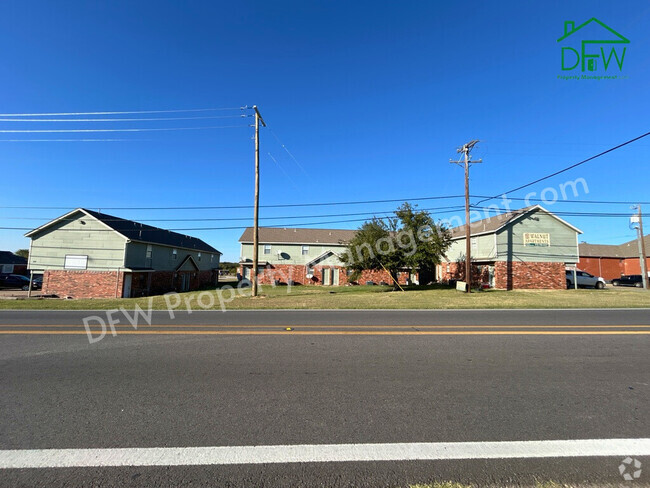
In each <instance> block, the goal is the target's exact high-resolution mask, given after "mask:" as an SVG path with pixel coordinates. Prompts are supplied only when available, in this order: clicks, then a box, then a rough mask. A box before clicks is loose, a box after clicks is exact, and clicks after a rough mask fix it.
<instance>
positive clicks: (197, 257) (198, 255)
mask: <svg viewBox="0 0 650 488" xmlns="http://www.w3.org/2000/svg"><path fill="white" fill-rule="evenodd" d="M196 259H197V260H198V261H201V253H198V254H197V255H196Z"/></svg>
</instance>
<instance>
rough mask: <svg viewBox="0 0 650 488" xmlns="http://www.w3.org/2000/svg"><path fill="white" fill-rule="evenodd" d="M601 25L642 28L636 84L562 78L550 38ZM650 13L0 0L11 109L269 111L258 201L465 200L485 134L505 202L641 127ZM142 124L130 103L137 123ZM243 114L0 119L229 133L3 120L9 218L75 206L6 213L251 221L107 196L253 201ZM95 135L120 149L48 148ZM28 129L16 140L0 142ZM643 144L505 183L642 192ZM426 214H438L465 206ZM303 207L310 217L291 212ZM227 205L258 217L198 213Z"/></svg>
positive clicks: (3, 215)
mask: <svg viewBox="0 0 650 488" xmlns="http://www.w3.org/2000/svg"><path fill="white" fill-rule="evenodd" d="M591 17H597V18H598V19H600V20H601V21H603V22H605V23H606V24H608V25H609V26H611V27H612V28H614V29H615V30H617V31H618V32H620V33H621V34H623V35H624V36H626V37H627V38H628V39H630V41H631V42H630V44H629V45H628V47H627V52H626V57H625V62H624V68H623V72H622V73H623V74H625V75H626V76H627V78H626V79H622V80H601V81H595V80H579V81H576V80H569V81H566V80H560V79H558V78H557V75H558V74H561V73H562V72H561V69H560V47H559V45H558V43H557V42H556V39H558V38H559V37H560V36H562V34H563V29H564V22H565V21H566V20H573V21H575V22H576V25H578V24H580V23H582V22H584V21H585V20H587V19H589V18H591ZM649 20H650V5H649V4H647V3H646V2H642V1H617V2H613V1H611V2H595V1H576V2H571V1H562V2H553V1H549V2H543V3H540V2H520V1H504V2H479V1H476V2H424V1H418V2H399V3H394V2H390V3H389V2H363V1H359V2H356V1H355V2H349V1H327V2H325V1H322V2H320V1H319V2H316V1H313V2H312V1H309V2H304V1H302V2H299V1H276V2H262V1H249V2H207V1H206V2H198V1H196V2H180V1H178V2H153V1H151V2H147V1H141V2H138V1H93V2H82V1H64V2H49V1H5V2H2V3H1V4H0V39H1V40H2V45H3V62H2V63H1V64H0V107H1V110H0V111H2V112H3V113H49V112H55V113H58V112H95V111H149V110H168V109H170V110H171V109H202V108H222V107H225V108H228V107H240V106H242V105H252V104H257V105H258V106H259V107H260V110H261V112H262V115H263V116H264V118H265V120H266V121H267V122H268V125H269V128H270V129H272V130H273V133H271V132H269V130H265V129H263V130H262V134H261V137H262V150H261V167H262V186H261V204H262V205H273V204H284V203H309V202H339V201H350V200H357V201H359V200H376V199H404V200H409V199H412V198H416V197H431V196H447V195H461V194H462V192H463V180H462V170H461V168H459V167H457V166H455V165H451V164H449V162H448V161H449V159H450V158H454V157H456V156H457V155H456V152H455V148H456V147H457V146H459V145H461V144H462V143H464V142H467V141H469V140H471V139H480V140H481V141H484V142H482V143H481V144H479V145H478V146H477V149H476V151H475V156H476V157H482V158H483V160H484V162H483V164H481V165H476V166H474V167H473V168H472V178H471V193H472V194H474V195H493V194H497V193H501V192H503V191H505V190H508V189H510V188H514V187H517V186H519V185H520V184H524V183H527V182H528V181H531V180H533V179H536V178H538V177H540V176H544V175H545V174H548V173H551V172H553V171H556V170H558V169H561V168H563V167H565V166H567V165H569V164H573V163H575V162H577V161H579V160H581V159H583V158H586V157H588V156H591V155H593V154H596V153H598V152H600V151H601V150H604V149H607V148H608V147H610V146H613V145H616V144H618V143H620V142H623V141H625V140H627V139H630V138H632V137H635V136H637V135H640V134H642V133H644V132H647V131H648V130H650V129H649V127H650V124H649V123H648V116H647V114H648V109H649V108H650V107H649V102H648V97H647V87H648V80H649V79H650V76H649V75H650V62H649V57H648V54H649V53H650V45H649V42H650V32H649V31H648V29H647V25H648V21H649ZM239 113H240V112H239V111H238V110H234V111H214V112H188V113H173V114H152V115H149V116H147V115H144V114H143V115H140V116H139V117H140V118H146V117H151V118H154V117H199V116H203V117H208V116H210V117H217V116H223V115H238V114H239ZM113 117H117V116H113ZM132 117H138V116H137V115H126V116H124V118H132ZM0 118H1V117H0ZM251 122H252V120H251V119H250V118H246V119H243V118H237V117H234V118H223V119H221V118H214V119H192V120H173V121H160V120H156V121H138V122H128V121H127V122H109V123H98V122H69V123H66V122H38V123H34V122H26V121H25V122H8V121H0V130H20V129H41V130H47V129H91V128H102V129H107V128H112V129H116V128H175V127H201V126H224V125H236V126H238V127H234V128H219V129H201V130H183V131H180V130H179V131H159V132H128V133H120V132H117V133H73V134H69V133H0V160H1V162H2V167H3V168H4V169H5V175H6V177H5V181H4V185H3V191H2V192H1V193H0V195H1V196H0V206H2V207H3V208H0V219H1V220H0V226H3V227H29V228H32V227H36V226H38V225H40V224H42V223H44V222H45V221H46V220H47V219H50V218H54V217H56V216H58V215H60V214H62V213H64V212H65V210H63V209H61V210H57V209H41V210H30V209H11V208H6V207H7V206H15V205H25V206H47V207H65V208H75V207H79V206H86V207H91V208H100V209H102V210H103V211H105V212H106V213H112V214H115V215H119V216H122V217H126V218H132V219H135V220H140V221H143V222H147V223H150V224H153V225H159V226H161V227H166V228H195V227H232V226H244V225H250V223H251V222H252V211H251V210H249V209H240V210H232V209H213V210H174V211H169V210H167V211H161V210H142V209H137V210H108V208H110V207H177V206H178V207H182V206H221V205H250V204H251V203H252V200H253V142H252V140H251V136H252V134H253V132H252V129H251V128H250V127H248V126H247V125H248V124H249V123H251ZM274 134H275V135H274ZM275 136H277V137H278V138H279V139H280V141H282V143H283V144H284V145H285V147H284V148H283V147H282V145H281V144H280V143H279V142H278V140H277V139H276V137H275ZM82 138H83V139H91V138H92V139H120V140H118V141H105V142H97V141H94V142H81V141H78V140H76V141H66V142H62V141H59V142H53V141H48V142H39V141H37V140H35V139H82ZM16 139H19V140H21V141H22V142H9V140H16ZM285 148H286V150H285ZM287 150H288V151H287ZM646 151H648V152H650V137H649V138H647V139H644V140H642V141H640V142H638V143H636V144H634V145H630V146H628V147H626V148H624V149H621V150H620V151H617V152H614V153H612V154H610V155H607V156H604V157H602V158H600V159H597V160H595V161H593V162H591V163H588V164H586V165H584V166H582V167H579V168H576V169H575V170H572V171H570V172H568V173H565V174H563V175H561V176H558V177H556V178H553V179H551V180H548V181H546V182H543V183H540V184H539V185H536V186H535V187H532V188H530V189H527V190H522V191H520V192H517V193H514V194H510V195H509V196H511V197H524V196H525V195H526V194H527V193H528V192H529V191H537V192H539V191H541V190H542V189H544V188H546V187H554V188H558V185H559V184H561V183H564V182H566V181H567V180H573V179H576V178H584V179H585V181H586V182H587V183H588V189H589V193H588V194H584V192H581V194H580V195H579V196H578V197H577V198H576V199H579V200H585V199H591V200H625V201H627V200H630V201H648V200H650V192H649V191H648V188H649V187H650V171H649V170H648V167H649V166H648V165H649V163H650V158H649V157H647V156H646ZM294 158H295V159H294ZM476 200H478V199H477V198H474V201H476ZM415 203H419V204H420V207H422V208H432V207H434V208H435V207H441V206H453V205H462V199H460V198H456V199H450V200H442V201H421V202H415ZM491 203H492V202H491ZM396 205H397V204H396V203H385V204H372V205H350V206H328V207H298V208H285V209H273V208H263V209H262V211H261V217H263V220H262V221H261V222H262V223H263V224H264V225H278V226H290V225H292V224H293V223H310V222H328V221H338V220H349V219H354V218H363V217H365V215H361V216H347V217H321V216H322V215H330V214H340V213H363V212H365V213H367V215H371V214H372V213H379V212H386V211H390V210H392V209H394V208H395V207H396ZM520 205H523V202H515V203H513V204H512V206H513V207H518V206H520ZM547 208H549V210H552V211H589V212H623V213H625V212H628V211H629V206H626V205H585V204H577V203H557V204H555V205H548V206H547ZM433 213H434V215H435V216H437V217H438V218H446V217H450V216H451V215H453V214H450V213H440V211H436V210H434V211H433ZM647 213H648V214H650V205H649V206H648V208H647ZM296 216H305V218H303V219H287V218H283V217H296ZM272 217H276V219H272ZM224 218H226V219H234V218H242V219H246V220H237V221H232V220H230V221H219V220H212V221H188V220H187V219H224ZM166 219H167V220H166ZM168 219H178V220H179V221H169V220H168ZM566 219H567V220H568V221H570V222H571V223H572V224H574V225H576V226H577V227H579V228H581V229H582V230H583V231H584V235H583V236H581V239H582V240H585V241H588V242H602V243H618V242H623V241H626V240H629V239H632V238H634V236H635V235H634V231H631V230H630V229H629V228H628V221H627V218H625V217H619V218H593V217H584V216H580V217H578V216H572V217H566ZM359 224H360V222H339V223H324V224H321V225H319V226H320V227H335V228H356V227H357V226H358V225H359ZM647 225H650V224H647ZM0 233H1V234H0V248H2V249H9V250H15V249H18V248H21V247H27V246H28V240H27V239H25V238H24V237H23V236H22V234H23V233H24V232H23V231H13V230H0ZM186 233H188V234H192V235H195V236H197V237H201V238H203V239H205V240H206V241H207V242H209V243H210V244H212V245H214V246H215V247H217V248H218V249H220V250H221V251H222V252H223V253H224V257H223V259H224V260H237V259H238V257H239V245H238V243H237V239H238V238H239V235H240V233H241V231H240V230H238V229H230V230H227V229H215V230H191V231H190V230H188V231H186Z"/></svg>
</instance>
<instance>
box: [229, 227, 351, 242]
mask: <svg viewBox="0 0 650 488" xmlns="http://www.w3.org/2000/svg"><path fill="white" fill-rule="evenodd" d="M356 233H357V231H356V230H347V229H300V228H289V227H284V228H281V227H260V228H259V234H258V235H259V241H260V243H261V244H264V243H269V244H272V243H278V244H341V243H345V242H347V241H349V240H350V239H352V238H353V237H354V235H355V234H356ZM239 242H247V243H248V242H253V228H252V227H247V228H246V230H245V231H244V233H243V234H242V236H241V237H240V238H239Z"/></svg>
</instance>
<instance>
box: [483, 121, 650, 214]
mask: <svg viewBox="0 0 650 488" xmlns="http://www.w3.org/2000/svg"><path fill="white" fill-rule="evenodd" d="M649 135H650V132H646V133H645V134H641V135H640V136H637V137H635V138H634V139H630V140H629V141H625V142H623V143H622V144H619V145H618V146H614V147H611V148H609V149H607V150H605V151H602V152H600V153H598V154H596V155H595V156H591V157H589V158H587V159H583V160H582V161H580V162H578V163H575V164H572V165H570V166H567V167H566V168H564V169H561V170H559V171H555V172H554V173H551V174H549V175H547V176H543V177H542V178H538V179H536V180H534V181H532V182H530V183H526V184H525V185H521V186H518V187H517V188H513V189H512V190H508V191H505V192H501V193H499V194H497V195H495V196H493V197H488V198H484V199H483V200H480V201H478V202H476V203H475V204H474V205H480V204H481V203H483V202H486V201H488V200H494V199H495V198H499V197H500V196H501V195H504V194H508V193H514V192H516V191H519V190H522V189H524V188H527V187H529V186H532V185H534V184H536V183H539V182H540V181H544V180H548V179H549V178H552V177H554V176H557V175H559V174H562V173H565V172H566V171H569V170H571V169H573V168H576V167H578V166H580V165H583V164H585V163H588V162H589V161H593V160H594V159H596V158H599V157H601V156H604V155H605V154H608V153H610V152H612V151H616V150H617V149H620V148H622V147H624V146H627V145H628V144H632V143H633V142H636V141H638V140H639V139H643V138H644V137H647V136H649Z"/></svg>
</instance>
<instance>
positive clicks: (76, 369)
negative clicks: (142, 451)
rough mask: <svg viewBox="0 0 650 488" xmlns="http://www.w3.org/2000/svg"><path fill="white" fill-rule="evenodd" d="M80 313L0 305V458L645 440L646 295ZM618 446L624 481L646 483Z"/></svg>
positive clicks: (649, 341)
mask: <svg viewBox="0 0 650 488" xmlns="http://www.w3.org/2000/svg"><path fill="white" fill-rule="evenodd" d="M93 315H94V316H97V317H100V318H102V320H104V322H105V324H108V321H109V320H108V318H107V316H106V313H105V312H36V311H33V312H31V311H25V312H10V311H3V312H0V371H1V373H0V391H1V392H2V395H0V418H1V419H2V421H1V424H0V450H3V451H0V464H1V462H2V458H3V453H4V452H6V450H15V449H24V450H35V449H79V448H104V449H111V448H126V447H128V448H184V447H193V446H196V447H199V446H260V445H263V446H264V445H265V446H277V445H305V444H309V445H322V444H333V445H339V444H356V443H359V444H367V443H372V444H391V443H420V442H422V443H456V442H481V443H483V442H494V441H503V442H507V441H548V440H572V439H573V440H581V439H640V438H650V419H649V418H648V413H649V412H650V386H649V385H650V354H649V352H650V347H649V346H650V311H648V310H598V311H587V310H571V311H568V310H564V311H560V310H550V311H444V312H442V311H355V312H349V311H327V312H325V311H290V312H289V311H277V312H270V311H263V312H255V311H241V312H227V313H221V312H194V313H192V314H180V315H179V314H177V315H176V317H175V318H173V319H172V318H171V317H170V316H169V314H168V313H167V312H156V313H154V315H153V316H152V318H151V324H152V325H148V324H147V323H146V321H143V320H140V321H139V323H138V327H137V329H135V328H134V327H133V326H132V325H131V324H130V323H129V321H128V319H127V318H125V317H123V316H121V315H120V314H119V313H118V314H114V315H113V317H114V318H120V323H118V324H116V325H115V326H114V327H115V330H116V332H117V334H116V335H115V336H113V335H112V334H111V331H110V327H108V326H107V328H106V332H107V333H106V335H105V337H103V339H102V340H99V341H97V342H94V343H92V344H91V343H89V338H88V335H87V332H86V330H85V328H84V327H83V325H82V324H83V318H84V317H89V316H93ZM98 324H99V323H98V322H97V321H95V322H94V325H93V337H95V338H96V337H98V336H99V332H100V331H101V326H100V325H98ZM287 327H288V328H291V329H292V330H286V328H287ZM630 454H635V453H630ZM636 457H637V458H638V459H639V460H640V461H641V462H642V463H643V464H644V472H643V473H642V475H641V477H640V478H639V479H637V480H635V481H633V482H629V483H628V485H627V486H642V485H646V486H650V456H648V455H645V456H644V455H641V456H636ZM621 460H622V457H621V456H598V457H596V456H590V457H582V456H573V457H549V458H537V457H532V458H515V459H482V458H479V459H460V460H459V459H452V460H441V459H436V460H426V461H413V460H411V461H405V460H392V461H381V462H376V461H369V462H359V461H350V462H305V463H292V462H287V463H276V464H238V465H214V464H213V465H211V464H205V465H198V466H116V467H83V468H80V467H65V468H63V467H60V468H27V469H0V485H1V486H48V487H50V486H88V485H92V486H255V487H258V486H393V487H394V486H406V485H407V484H408V483H418V482H421V483H422V482H431V481H434V480H456V481H460V482H465V483H478V484H488V483H497V484H499V483H500V484H504V483H510V484H524V485H526V484H529V485H532V484H533V483H534V482H535V480H538V479H540V480H548V479H552V480H555V481H560V482H571V483H585V484H589V485H592V484H610V485H618V484H619V483H623V478H622V477H621V476H620V474H619V471H618V466H619V464H620V463H621Z"/></svg>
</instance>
